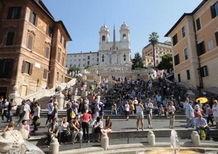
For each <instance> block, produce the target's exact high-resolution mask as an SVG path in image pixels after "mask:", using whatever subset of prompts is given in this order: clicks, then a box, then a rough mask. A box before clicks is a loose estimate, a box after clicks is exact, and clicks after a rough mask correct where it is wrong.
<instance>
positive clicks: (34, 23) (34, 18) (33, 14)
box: [29, 11, 37, 25]
mask: <svg viewBox="0 0 218 154" xmlns="http://www.w3.org/2000/svg"><path fill="white" fill-rule="evenodd" d="M29 22H31V23H32V24H33V25H36V24H37V20H36V13H35V12H33V11H31V12H30V18H29Z"/></svg>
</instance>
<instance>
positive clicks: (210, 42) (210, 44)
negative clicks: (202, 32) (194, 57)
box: [207, 40, 214, 50]
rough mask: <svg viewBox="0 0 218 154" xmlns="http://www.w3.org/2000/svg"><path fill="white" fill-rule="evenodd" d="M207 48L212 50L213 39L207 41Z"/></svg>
mask: <svg viewBox="0 0 218 154" xmlns="http://www.w3.org/2000/svg"><path fill="white" fill-rule="evenodd" d="M207 48H208V50H212V49H213V48H214V45H213V40H209V41H208V42H207Z"/></svg>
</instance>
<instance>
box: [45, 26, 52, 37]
mask: <svg viewBox="0 0 218 154" xmlns="http://www.w3.org/2000/svg"><path fill="white" fill-rule="evenodd" d="M52 32H53V29H52V27H51V26H49V25H47V28H46V34H47V35H48V36H50V37H52Z"/></svg>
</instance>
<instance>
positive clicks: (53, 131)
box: [0, 77, 218, 144]
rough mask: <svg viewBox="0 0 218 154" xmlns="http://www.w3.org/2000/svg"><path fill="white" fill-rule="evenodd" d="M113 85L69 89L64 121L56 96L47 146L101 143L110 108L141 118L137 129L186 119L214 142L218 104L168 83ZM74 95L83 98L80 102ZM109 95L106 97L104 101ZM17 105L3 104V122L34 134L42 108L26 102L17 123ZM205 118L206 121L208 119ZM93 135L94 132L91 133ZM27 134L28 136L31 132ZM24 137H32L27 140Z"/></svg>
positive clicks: (123, 81) (81, 84)
mask: <svg viewBox="0 0 218 154" xmlns="http://www.w3.org/2000/svg"><path fill="white" fill-rule="evenodd" d="M112 79H113V80H114V83H115V84H114V86H113V87H110V88H109V82H108V80H107V79H104V80H103V81H102V83H97V82H94V83H88V82H86V81H83V80H82V79H81V78H78V80H77V83H76V85H75V86H72V87H66V88H65V89H64V90H63V91H60V89H58V88H57V89H56V92H58V91H59V92H62V93H63V94H64V96H65V102H66V103H65V108H66V117H63V118H61V119H60V118H59V117H60V116H59V115H58V101H57V99H56V97H55V96H51V97H50V99H49V101H48V104H47V110H48V112H47V120H46V122H45V126H46V128H48V131H47V136H48V137H47V143H48V144H49V143H50V142H51V140H52V138H53V137H56V138H58V140H59V142H60V143H63V144H64V143H66V142H72V143H73V144H74V143H75V142H77V141H78V142H90V140H93V141H97V142H99V141H100V138H101V135H102V134H105V133H107V132H110V131H111V129H112V121H111V120H110V118H109V117H107V118H106V119H105V123H104V122H103V117H104V110H105V109H110V110H111V114H113V115H117V114H124V115H125V116H126V120H127V121H128V120H129V117H130V115H135V116H136V117H137V121H136V128H137V130H139V129H142V130H144V128H145V124H144V117H145V115H146V117H147V123H148V124H147V127H148V128H149V129H152V127H153V126H152V119H153V118H152V117H153V116H154V115H156V116H166V117H167V118H169V128H174V127H175V114H176V112H181V113H184V114H185V116H186V122H187V125H186V127H193V128H195V129H196V130H197V131H198V132H199V134H200V135H201V136H202V138H204V137H203V136H205V138H206V137H207V138H209V137H210V127H211V126H214V125H216V128H218V103H217V100H215V99H212V100H209V101H208V102H207V103H205V104H201V103H200V102H197V101H193V100H190V99H189V97H187V96H186V94H185V92H186V91H185V90H184V89H182V88H180V87H179V86H177V85H176V84H169V83H168V82H166V80H165V79H162V78H160V79H159V80H153V79H150V80H148V81H147V82H145V81H144V80H141V79H138V80H132V79H127V78H123V79H121V78H119V79H116V78H115V77H112ZM75 96H81V97H80V98H76V97H75ZM103 96H104V97H103ZM16 106H17V105H16V102H14V101H13V99H11V100H10V101H8V100H7V99H4V98H1V99H0V112H1V116H2V120H3V121H4V120H5V118H6V122H9V125H8V126H10V127H11V126H13V127H14V126H19V127H21V128H22V130H24V131H26V132H30V133H32V134H34V133H35V132H36V131H37V130H38V127H39V125H40V124H41V123H40V122H41V120H40V113H41V107H40V104H39V103H38V102H37V101H36V100H35V99H33V100H32V101H30V100H23V101H22V103H21V105H20V106H19V108H18V110H17V111H18V112H17V115H18V117H19V119H18V121H17V122H16V123H14V122H13V119H12V117H13V112H12V110H13V108H15V107H16ZM205 118H206V119H205ZM90 130H91V131H90ZM26 134H27V133H26ZM25 138H29V135H26V136H25Z"/></svg>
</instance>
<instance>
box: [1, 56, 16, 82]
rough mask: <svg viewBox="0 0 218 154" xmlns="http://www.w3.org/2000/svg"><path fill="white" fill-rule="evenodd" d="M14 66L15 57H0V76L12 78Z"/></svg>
mask: <svg viewBox="0 0 218 154" xmlns="http://www.w3.org/2000/svg"><path fill="white" fill-rule="evenodd" d="M13 67H14V60H13V59H0V78H11V77H12V72H13Z"/></svg>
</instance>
